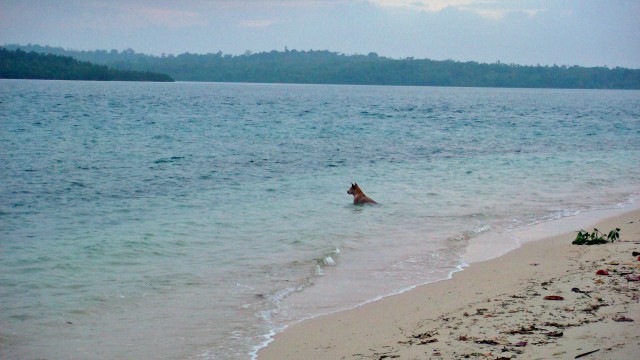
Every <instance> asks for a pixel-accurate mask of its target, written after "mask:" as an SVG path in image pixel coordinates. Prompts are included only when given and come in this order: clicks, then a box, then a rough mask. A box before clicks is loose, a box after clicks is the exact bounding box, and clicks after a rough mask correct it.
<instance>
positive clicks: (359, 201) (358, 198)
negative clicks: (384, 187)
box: [347, 183, 377, 205]
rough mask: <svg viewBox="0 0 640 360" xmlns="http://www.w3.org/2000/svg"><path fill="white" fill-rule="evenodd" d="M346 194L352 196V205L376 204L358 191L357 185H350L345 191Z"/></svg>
mask: <svg viewBox="0 0 640 360" xmlns="http://www.w3.org/2000/svg"><path fill="white" fill-rule="evenodd" d="M347 194H349V195H353V203H354V204H355V205H364V204H377V202H375V201H374V200H373V199H372V198H370V197H368V196H367V195H365V194H364V192H362V190H360V187H359V186H358V183H355V184H351V188H350V189H349V190H347Z"/></svg>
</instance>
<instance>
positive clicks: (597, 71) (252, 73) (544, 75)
mask: <svg viewBox="0 0 640 360" xmlns="http://www.w3.org/2000/svg"><path fill="white" fill-rule="evenodd" d="M7 47H8V48H22V49H24V50H27V51H36V52H41V53H53V54H59V55H65V56H72V57H74V58H76V59H78V60H82V61H90V62H92V63H96V64H102V65H107V66H110V67H113V68H115V69H120V70H135V71H152V72H158V73H165V74H169V75H171V76H172V77H173V78H175V79H176V80H182V81H219V82H259V83H305V84H371V85H427V86H475V87H526V88H583V89H640V69H627V68H619V67H617V68H607V67H592V68H586V67H580V66H522V65H515V64H502V63H494V64H485V63H477V62H458V61H452V60H447V61H434V60H429V59H413V58H406V59H391V58H386V57H381V56H378V55H377V54H375V53H370V54H368V55H344V54H340V53H335V52H329V51H296V50H291V51H289V50H285V51H271V52H263V53H256V54H253V53H250V52H247V53H246V54H244V55H237V56H233V55H226V54H223V53H221V52H218V53H210V54H204V55H200V54H190V53H184V54H180V55H177V56H174V55H168V56H165V55H163V56H152V55H145V54H140V53H136V52H135V51H133V50H131V49H128V50H125V51H121V52H119V51H116V50H111V51H106V50H96V51H74V50H65V49H62V48H54V47H43V46H37V45H30V46H18V45H8V46H7Z"/></svg>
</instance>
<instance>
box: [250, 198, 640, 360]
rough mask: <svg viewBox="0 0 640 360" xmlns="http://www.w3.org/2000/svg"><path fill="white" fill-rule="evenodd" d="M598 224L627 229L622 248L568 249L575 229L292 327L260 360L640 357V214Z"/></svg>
mask: <svg viewBox="0 0 640 360" xmlns="http://www.w3.org/2000/svg"><path fill="white" fill-rule="evenodd" d="M594 226H595V227H596V228H598V229H601V230H603V232H608V231H609V230H610V229H613V228H616V227H618V228H621V231H620V241H618V242H615V243H609V244H605V245H597V246H577V245H571V242H572V240H573V239H574V238H575V235H576V233H575V231H571V232H567V233H564V234H562V235H558V236H553V237H550V238H546V239H543V240H539V241H531V242H527V243H525V244H524V245H523V246H522V247H520V248H518V249H516V250H514V251H511V252H509V253H508V254H506V255H504V256H501V257H498V258H495V259H492V260H488V261H482V262H477V263H473V264H471V265H470V266H469V267H467V268H466V269H465V270H464V271H461V272H458V273H455V274H454V275H453V278H452V279H450V280H445V281H441V282H437V283H433V284H429V285H425V286H421V287H418V288H416V289H414V290H411V291H408V292H406V293H403V294H400V295H397V296H392V297H388V298H384V299H382V300H379V301H376V302H374V303H370V304H367V305H365V306H361V307H358V308H355V309H352V310H347V311H342V312H338V313H334V314H331V315H326V316H321V317H318V318H315V319H311V320H307V321H303V322H301V323H298V324H295V325H293V326H290V327H289V328H287V329H286V330H285V331H284V332H282V333H280V334H278V335H276V337H275V339H274V341H273V342H272V343H271V344H269V346H267V347H266V348H264V349H262V350H261V351H260V352H259V353H258V359H260V360H270V359H385V358H397V359H457V358H478V359H483V358H484V359H510V358H515V357H517V358H518V359H553V358H557V359H574V358H577V357H578V356H580V355H583V354H587V353H590V354H588V355H583V356H582V357H579V358H583V359H636V358H637V357H636V356H637V354H639V353H640V281H630V280H629V279H628V278H630V279H633V277H634V276H638V275H640V261H639V260H640V259H639V258H638V255H636V256H633V255H632V253H633V252H634V251H639V252H640V210H633V211H630V212H627V213H624V214H621V215H617V216H615V217H612V218H608V219H605V220H602V221H600V222H598V223H597V224H594ZM594 226H591V227H589V228H585V229H586V230H592V228H593V227H594ZM575 230H578V229H575ZM598 270H605V271H607V272H608V274H609V275H597V274H596V273H597V271H598ZM574 288H577V289H579V292H578V291H576V290H572V289H574ZM554 298H555V299H560V300H553V299H554ZM594 351H595V352H594Z"/></svg>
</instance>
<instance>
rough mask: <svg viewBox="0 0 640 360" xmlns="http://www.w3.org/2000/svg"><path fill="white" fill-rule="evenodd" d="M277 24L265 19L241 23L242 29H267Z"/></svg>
mask: <svg viewBox="0 0 640 360" xmlns="http://www.w3.org/2000/svg"><path fill="white" fill-rule="evenodd" d="M273 23H275V20H269V19H263V20H256V19H252V20H244V21H241V22H240V26H241V27H247V28H265V27H269V26H271V25H272V24H273Z"/></svg>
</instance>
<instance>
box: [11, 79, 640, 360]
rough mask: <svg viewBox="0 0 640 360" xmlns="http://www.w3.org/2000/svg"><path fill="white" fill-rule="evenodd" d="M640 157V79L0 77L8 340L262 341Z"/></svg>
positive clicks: (563, 214) (121, 344)
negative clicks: (366, 201)
mask: <svg viewBox="0 0 640 360" xmlns="http://www.w3.org/2000/svg"><path fill="white" fill-rule="evenodd" d="M639 165H640V91H617V90H559V89H500V88H445V87H392V86H337V85H336V86H334V85H290V84H231V83H188V82H176V83H131V82H72V81H36V80H0V358H2V359H225V360H226V359H254V358H256V357H257V352H258V351H259V349H261V348H263V347H264V346H267V344H268V343H269V342H270V341H272V338H273V336H274V334H277V333H278V332H279V331H282V330H283V329H285V328H286V327H287V326H289V325H291V324H294V323H296V322H299V321H302V320H304V319H308V318H312V317H316V316H319V315H322V314H327V313H333V312H336V311H339V310H343V309H349V308H354V307H357V306H361V305H362V304H366V303H368V302H371V301H374V300H376V299H380V298H382V297H385V296H389V295H393V294H398V293H401V292H403V291H406V290H408V289H411V288H413V287H415V286H418V285H421V284H427V283H431V282H435V281H440V280H443V279H447V278H449V277H450V276H451V275H452V273H454V272H456V271H461V270H462V271H464V268H465V267H466V266H467V265H468V264H467V262H466V260H465V257H464V255H465V252H467V250H468V249H469V248H470V245H472V244H474V243H475V244H476V245H478V243H477V242H479V241H483V240H482V239H487V238H490V239H492V241H491V243H490V244H489V243H487V244H486V246H483V244H482V243H480V244H479V245H480V247H484V248H485V249H484V250H485V251H486V250H489V251H494V252H495V254H496V256H497V254H499V253H501V252H503V250H504V249H511V248H514V247H517V246H518V239H517V237H515V236H513V234H514V233H515V231H517V230H518V229H523V228H524V229H526V228H528V227H531V226H533V225H535V224H540V223H544V222H550V221H555V220H557V219H563V218H570V217H575V216H579V215H580V214H587V213H590V212H593V211H600V210H603V209H622V208H625V207H628V206H637V205H638V203H637V202H638V201H639V196H640V166H639ZM352 183H358V184H359V186H360V187H361V188H362V190H363V191H364V192H365V193H366V194H367V195H368V196H370V197H371V198H373V199H374V200H376V201H377V202H378V205H375V206H356V205H354V204H353V198H352V197H351V196H350V195H348V194H347V190H348V189H349V187H350V186H351V184H352ZM575 230H578V229H575ZM605 230H608V229H605ZM443 301H446V299H443Z"/></svg>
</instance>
